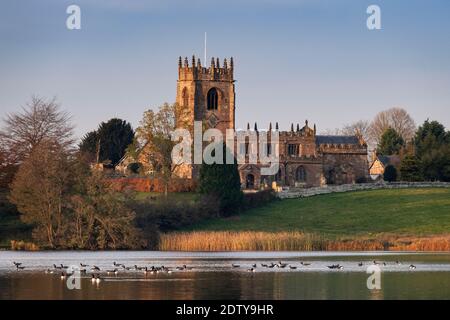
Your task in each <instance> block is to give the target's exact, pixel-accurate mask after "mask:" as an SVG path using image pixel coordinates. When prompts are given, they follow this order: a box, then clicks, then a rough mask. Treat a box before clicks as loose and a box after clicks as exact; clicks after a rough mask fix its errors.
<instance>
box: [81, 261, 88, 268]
mask: <svg viewBox="0 0 450 320" xmlns="http://www.w3.org/2000/svg"><path fill="white" fill-rule="evenodd" d="M80 267H82V268H86V267H89V265H87V264H82V263H81V262H80Z"/></svg>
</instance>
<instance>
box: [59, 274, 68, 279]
mask: <svg viewBox="0 0 450 320" xmlns="http://www.w3.org/2000/svg"><path fill="white" fill-rule="evenodd" d="M66 277H67V275H66V273H65V272H61V277H60V278H61V280H64V279H65V278H66Z"/></svg>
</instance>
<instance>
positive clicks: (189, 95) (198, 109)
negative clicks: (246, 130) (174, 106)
mask: <svg viewBox="0 0 450 320" xmlns="http://www.w3.org/2000/svg"><path fill="white" fill-rule="evenodd" d="M233 67H234V66H233V58H231V59H230V61H227V59H224V60H223V65H222V66H220V61H219V58H217V59H214V58H212V59H211V65H210V67H209V68H207V67H203V66H202V65H201V62H200V59H198V60H197V61H196V59H195V56H192V61H191V63H190V64H189V61H188V58H184V61H183V60H182V58H181V57H180V58H179V60H178V81H177V99H176V102H177V103H178V105H179V106H182V107H183V108H185V110H186V109H187V112H186V114H187V117H188V118H189V119H186V120H188V123H190V124H193V122H194V121H203V122H204V123H205V124H206V127H207V128H216V129H219V130H220V131H222V134H224V137H225V130H226V129H234V128H235V91H234V78H233Z"/></svg>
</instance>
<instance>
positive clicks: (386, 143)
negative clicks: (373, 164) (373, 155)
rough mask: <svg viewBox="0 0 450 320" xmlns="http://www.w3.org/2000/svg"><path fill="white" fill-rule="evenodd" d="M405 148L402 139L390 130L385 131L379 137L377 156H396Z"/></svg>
mask: <svg viewBox="0 0 450 320" xmlns="http://www.w3.org/2000/svg"><path fill="white" fill-rule="evenodd" d="M404 146H405V141H404V140H403V138H402V137H401V136H400V135H399V134H398V133H397V131H395V130H394V129H392V128H389V129H387V130H386V131H385V132H384V133H383V135H382V136H381V140H380V143H379V144H378V148H377V151H378V153H379V154H382V155H385V156H389V155H393V154H398V153H399V152H400V150H401V149H402V148H403V147H404Z"/></svg>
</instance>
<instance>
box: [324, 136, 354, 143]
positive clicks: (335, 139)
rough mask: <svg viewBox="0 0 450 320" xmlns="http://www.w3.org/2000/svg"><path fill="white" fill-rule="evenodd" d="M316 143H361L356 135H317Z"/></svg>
mask: <svg viewBox="0 0 450 320" xmlns="http://www.w3.org/2000/svg"><path fill="white" fill-rule="evenodd" d="M316 144H317V145H321V144H359V139H358V137H356V136H316Z"/></svg>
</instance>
